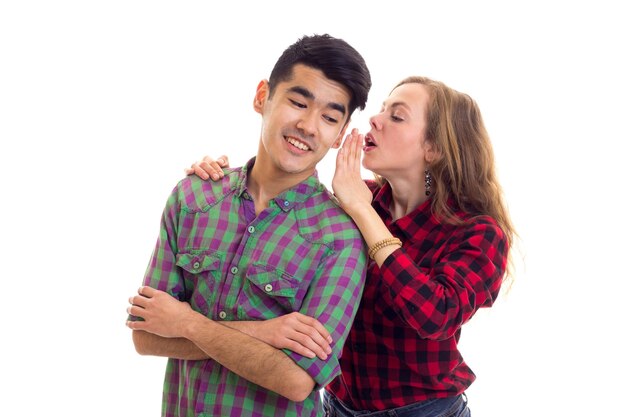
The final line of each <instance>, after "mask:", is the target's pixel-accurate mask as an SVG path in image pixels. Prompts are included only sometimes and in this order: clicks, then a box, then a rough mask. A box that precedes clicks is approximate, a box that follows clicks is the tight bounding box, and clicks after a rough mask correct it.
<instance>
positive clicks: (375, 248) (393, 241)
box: [368, 237, 402, 259]
mask: <svg viewBox="0 0 626 417" xmlns="http://www.w3.org/2000/svg"><path fill="white" fill-rule="evenodd" d="M390 245H400V247H402V241H401V240H400V239H398V238H397V237H388V238H386V239H383V240H379V241H378V242H376V243H374V244H373V245H372V247H371V248H370V250H369V252H368V255H369V256H370V258H372V259H374V255H376V252H378V251H379V250H381V249H382V248H384V247H385V246H390Z"/></svg>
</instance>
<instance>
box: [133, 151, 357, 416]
mask: <svg viewBox="0 0 626 417" xmlns="http://www.w3.org/2000/svg"><path fill="white" fill-rule="evenodd" d="M253 164H254V159H252V160H251V161H250V162H248V164H247V165H246V166H244V167H242V168H238V169H230V170H226V172H225V176H224V178H223V179H222V180H221V181H218V182H213V181H202V180H200V179H199V178H198V177H196V176H189V177H186V178H184V179H183V180H181V181H180V182H179V183H178V185H177V186H176V187H175V189H174V190H173V192H172V193H171V195H170V197H169V199H168V201H167V204H166V207H165V209H164V211H163V216H162V220H161V229H160V235H159V239H158V242H157V244H156V248H155V249H154V252H153V254H152V258H151V259H150V263H149V266H148V269H147V271H146V275H145V278H144V285H147V286H151V287H154V288H157V289H160V290H163V291H167V292H168V293H170V294H172V295H173V296H174V297H176V298H177V299H179V300H181V301H187V302H189V303H190V304H191V306H192V308H193V309H194V310H196V311H199V312H201V313H202V314H204V315H205V316H207V317H208V318H210V319H212V320H267V319H271V318H274V317H278V316H281V315H284V314H287V313H290V312H293V311H299V312H301V313H302V314H306V315H308V316H312V317H315V318H317V319H318V320H319V321H320V322H321V323H322V324H323V325H324V326H325V327H326V329H328V330H329V332H330V333H331V335H332V338H333V352H332V354H331V355H330V356H329V358H328V359H327V360H325V361H324V360H321V359H319V358H314V359H309V358H305V357H303V356H301V355H298V354H296V353H294V352H291V351H289V350H284V352H285V353H286V354H287V355H288V356H289V357H290V358H291V359H292V360H293V361H294V362H296V363H297V364H298V365H299V366H300V367H302V368H303V369H305V370H306V371H307V372H308V373H309V375H310V376H311V377H312V378H313V379H314V380H315V381H316V383H317V387H318V388H321V387H323V386H325V385H326V384H327V383H328V382H329V381H331V380H332V379H333V378H334V377H335V376H337V375H338V373H339V356H340V352H341V349H342V347H343V344H344V342H345V339H346V337H347V334H348V331H349V329H350V327H351V324H352V321H353V319H354V316H355V315H356V308H357V306H358V303H359V300H360V298H361V294H362V291H363V285H364V282H365V268H366V254H365V243H364V241H363V239H362V237H361V235H360V233H359V231H358V229H357V228H356V225H355V224H354V223H353V222H352V220H351V219H350V218H349V216H348V215H347V214H345V212H344V211H343V210H342V209H341V208H339V207H338V205H337V204H336V203H335V202H334V201H333V200H332V197H331V196H330V194H329V193H328V191H327V190H326V188H325V187H324V186H323V185H322V184H321V183H320V182H319V180H318V178H317V175H316V174H315V175H313V176H311V177H309V178H308V179H307V180H305V181H303V182H301V183H300V184H298V185H296V186H295V187H293V188H291V189H289V190H287V191H285V192H283V193H282V194H280V195H279V196H277V197H276V198H274V199H273V200H271V201H270V203H269V207H268V208H267V209H265V210H264V211H263V212H261V213H260V214H259V215H258V216H256V217H255V216H254V215H252V216H250V213H249V212H250V210H249V207H250V204H251V200H250V196H249V194H248V192H247V189H246V178H247V174H248V171H249V170H250V169H252V168H251V167H252V166H253ZM246 206H248V208H246ZM321 413H322V408H321V403H320V396H319V392H318V391H314V392H312V393H311V395H310V396H309V397H308V398H307V399H306V400H305V401H303V402H293V401H289V400H288V399H286V398H285V397H282V396H280V395H278V394H276V393H274V392H272V391H269V390H267V389H265V388H262V387H260V386H258V385H256V384H254V383H251V382H249V381H247V380H246V379H244V378H242V377H240V376H238V375H237V374H235V373H233V372H230V371H229V370H228V369H226V368H224V367H223V366H221V365H220V364H219V363H217V362H215V361H212V360H201V361H193V360H178V359H171V358H170V359H169V360H168V363H167V368H166V374H165V382H164V392H163V416H166V417H174V416H177V417H180V416H296V415H297V416H315V415H321Z"/></svg>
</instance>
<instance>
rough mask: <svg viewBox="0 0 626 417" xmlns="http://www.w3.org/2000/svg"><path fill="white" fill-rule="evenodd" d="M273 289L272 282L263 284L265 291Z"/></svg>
mask: <svg viewBox="0 0 626 417" xmlns="http://www.w3.org/2000/svg"><path fill="white" fill-rule="evenodd" d="M273 289H274V287H272V284H267V285H265V292H271V291H272V290H273Z"/></svg>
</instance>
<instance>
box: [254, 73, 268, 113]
mask: <svg viewBox="0 0 626 417" xmlns="http://www.w3.org/2000/svg"><path fill="white" fill-rule="evenodd" d="M269 95H270V84H269V81H267V80H262V81H261V82H259V85H257V87H256V93H255V94H254V101H253V102H252V107H254V111H255V112H257V113H259V114H263V105H264V104H265V101H266V100H267V98H268V97H269Z"/></svg>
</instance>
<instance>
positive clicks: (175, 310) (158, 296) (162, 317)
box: [126, 287, 198, 337]
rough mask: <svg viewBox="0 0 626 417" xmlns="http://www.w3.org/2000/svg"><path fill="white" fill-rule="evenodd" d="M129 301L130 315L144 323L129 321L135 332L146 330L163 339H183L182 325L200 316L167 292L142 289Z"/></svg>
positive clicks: (148, 288) (128, 310)
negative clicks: (139, 318)
mask: <svg viewBox="0 0 626 417" xmlns="http://www.w3.org/2000/svg"><path fill="white" fill-rule="evenodd" d="M137 292H138V294H139V295H135V296H133V297H130V298H129V299H128V302H129V303H130V304H131V306H130V307H128V309H127V310H126V311H127V312H128V314H130V315H133V316H136V317H141V318H142V319H143V320H144V321H127V322H126V325H127V326H128V327H129V328H131V329H133V330H144V331H146V332H149V333H153V334H156V335H159V336H161V337H183V336H182V327H183V326H182V325H183V324H184V323H186V322H188V321H189V320H190V319H192V318H193V315H195V314H198V313H196V312H194V311H193V310H192V309H191V306H190V305H189V304H188V303H185V302H182V301H178V300H177V299H175V298H174V297H172V296H171V295H169V294H168V293H166V292H163V291H160V290H156V289H154V288H151V287H140V288H139V290H138V291H137Z"/></svg>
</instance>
